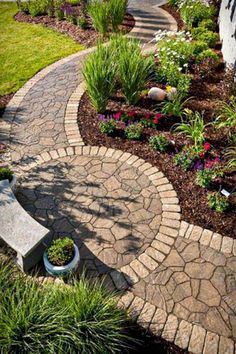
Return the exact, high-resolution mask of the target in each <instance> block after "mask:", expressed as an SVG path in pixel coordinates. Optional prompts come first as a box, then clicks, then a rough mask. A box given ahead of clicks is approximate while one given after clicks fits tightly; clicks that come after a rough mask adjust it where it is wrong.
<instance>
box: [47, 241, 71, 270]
mask: <svg viewBox="0 0 236 354" xmlns="http://www.w3.org/2000/svg"><path fill="white" fill-rule="evenodd" d="M47 256H48V260H49V262H50V263H51V264H53V265H56V266H64V265H66V264H68V263H69V262H70V261H71V260H72V258H73V257H74V241H73V240H71V239H70V238H69V237H64V238H58V239H57V240H54V241H53V243H52V244H51V246H50V247H49V248H48V250H47Z"/></svg>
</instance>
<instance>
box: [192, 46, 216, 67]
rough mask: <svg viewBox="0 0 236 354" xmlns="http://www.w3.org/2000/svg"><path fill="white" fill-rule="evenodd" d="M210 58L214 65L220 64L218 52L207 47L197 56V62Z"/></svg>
mask: <svg viewBox="0 0 236 354" xmlns="http://www.w3.org/2000/svg"><path fill="white" fill-rule="evenodd" d="M208 58H210V59H211V60H212V62H213V64H214V66H217V65H219V63H220V58H219V56H218V54H217V53H216V52H214V50H212V49H206V50H204V51H203V52H201V53H200V54H198V55H197V56H196V62H197V63H201V62H202V61H203V60H204V59H208Z"/></svg>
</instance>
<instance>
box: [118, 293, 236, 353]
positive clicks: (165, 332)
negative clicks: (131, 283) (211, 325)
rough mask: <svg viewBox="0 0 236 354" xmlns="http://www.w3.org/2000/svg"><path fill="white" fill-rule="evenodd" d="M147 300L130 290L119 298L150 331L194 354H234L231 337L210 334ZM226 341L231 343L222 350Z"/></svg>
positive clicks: (120, 305)
mask: <svg viewBox="0 0 236 354" xmlns="http://www.w3.org/2000/svg"><path fill="white" fill-rule="evenodd" d="M143 301H144V300H143V299H142V298H140V297H138V296H134V295H133V294H132V292H131V291H128V292H126V293H125V294H124V295H122V296H121V297H120V298H119V300H118V306H119V307H124V308H126V309H128V312H129V313H130V314H131V315H133V316H135V317H136V319H137V323H139V324H140V325H142V326H143V327H144V328H145V329H146V330H151V332H152V333H153V334H154V335H158V336H161V337H162V338H164V339H166V340H167V341H169V342H173V343H175V344H176V345H178V346H179V347H180V348H182V349H185V350H186V349H188V350H189V351H190V352H191V353H193V354H215V353H216V354H225V353H227V354H234V350H236V343H235V342H234V341H233V340H232V339H231V338H228V337H225V336H219V335H218V334H217V333H213V332H211V331H207V330H205V329H204V328H203V327H201V326H200V325H198V324H194V323H191V322H188V321H186V320H184V319H181V318H178V317H176V316H175V315H173V314H168V313H167V312H166V311H165V310H164V309H162V308H159V307H157V306H154V305H152V304H150V303H149V302H147V301H146V302H145V303H144V302H143ZM147 308H149V309H151V310H150V311H149V312H148V311H147ZM144 310H145V311H144ZM212 337H213V338H215V340H216V343H215V348H216V351H215V350H214V348H213V347H212V342H211V339H210V338H212ZM224 342H226V343H227V344H226V346H222V347H220V343H224Z"/></svg>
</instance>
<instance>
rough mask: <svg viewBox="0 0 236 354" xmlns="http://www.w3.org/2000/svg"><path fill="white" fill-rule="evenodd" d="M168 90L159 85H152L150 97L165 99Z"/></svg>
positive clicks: (156, 99) (159, 99) (155, 99)
mask: <svg viewBox="0 0 236 354" xmlns="http://www.w3.org/2000/svg"><path fill="white" fill-rule="evenodd" d="M165 97H166V92H165V91H164V90H162V89H160V88H159V87H152V88H151V89H150V90H149V92H148V98H151V99H152V100H154V101H164V99H165Z"/></svg>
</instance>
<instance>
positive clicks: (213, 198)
mask: <svg viewBox="0 0 236 354" xmlns="http://www.w3.org/2000/svg"><path fill="white" fill-rule="evenodd" d="M207 199H208V204H209V206H210V208H211V209H214V210H215V211H217V212H218V213H223V212H225V211H226V210H227V209H228V207H229V203H228V200H227V198H226V197H225V196H223V195H221V194H220V193H219V192H214V193H209V194H208V196H207Z"/></svg>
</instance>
